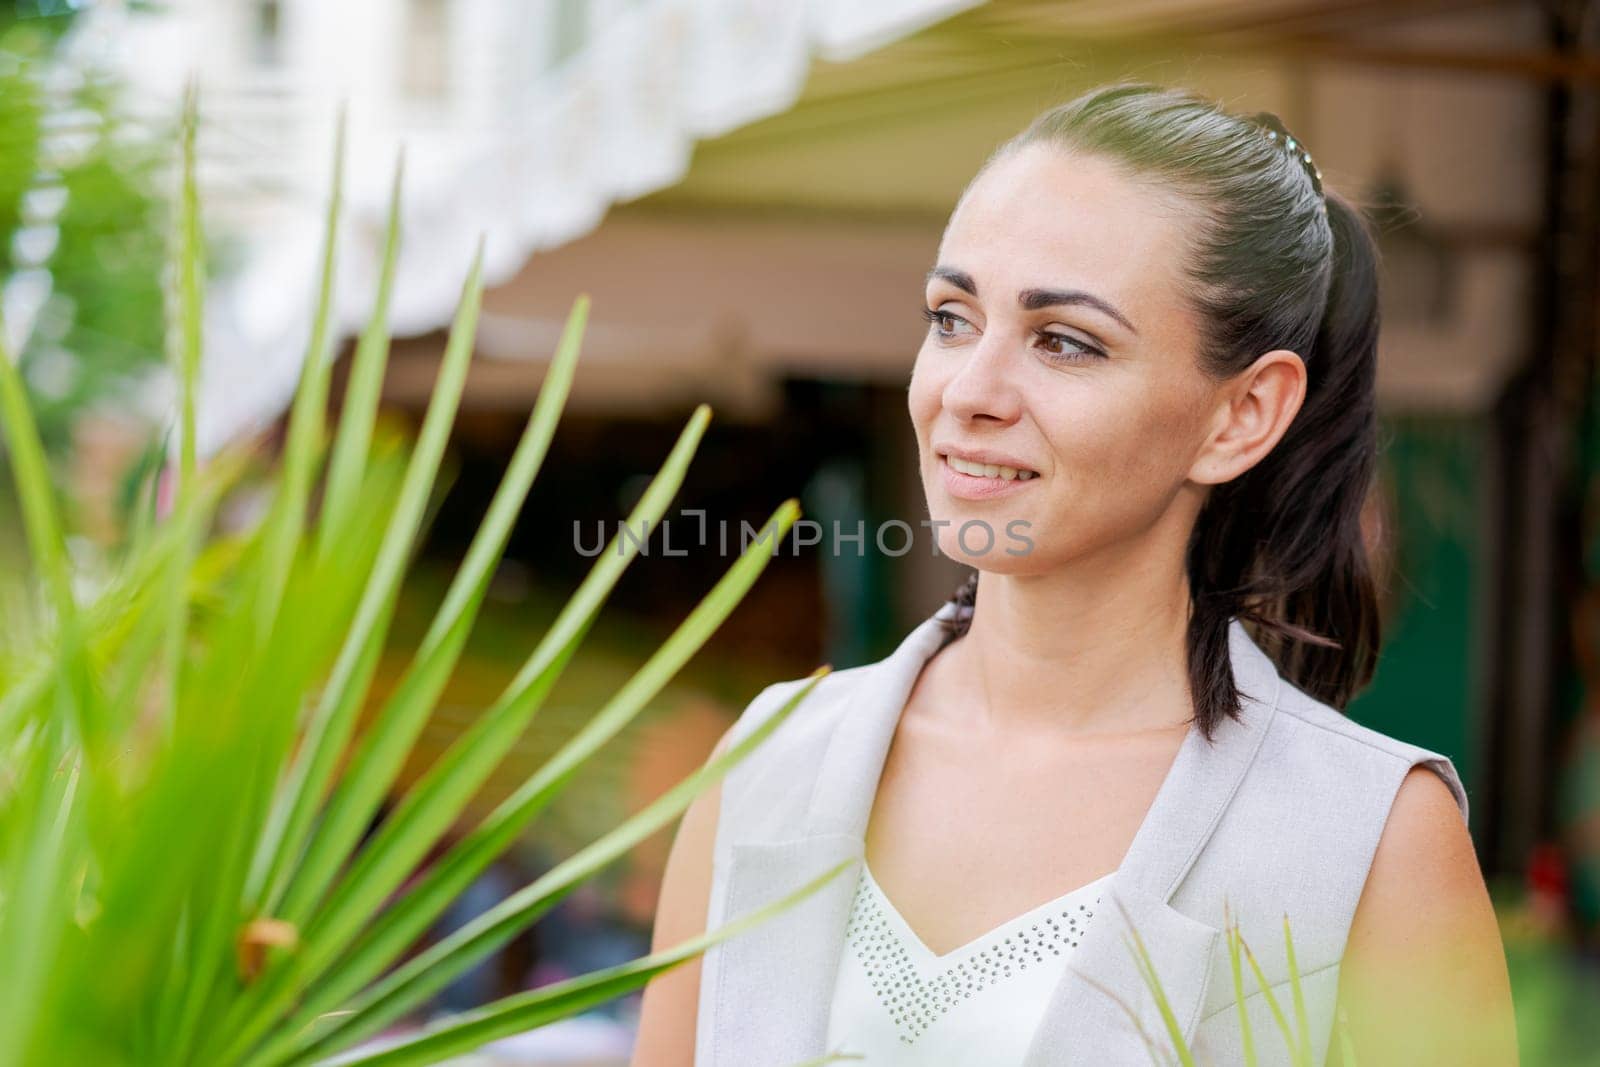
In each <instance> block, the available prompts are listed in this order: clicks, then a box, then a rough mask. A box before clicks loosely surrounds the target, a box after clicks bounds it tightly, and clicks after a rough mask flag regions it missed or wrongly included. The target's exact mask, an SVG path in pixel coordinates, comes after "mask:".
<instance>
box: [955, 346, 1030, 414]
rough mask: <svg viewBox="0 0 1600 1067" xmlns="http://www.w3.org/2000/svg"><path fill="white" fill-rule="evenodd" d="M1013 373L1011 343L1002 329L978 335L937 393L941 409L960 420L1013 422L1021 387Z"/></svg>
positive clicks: (1019, 403) (1020, 409) (1019, 408)
mask: <svg viewBox="0 0 1600 1067" xmlns="http://www.w3.org/2000/svg"><path fill="white" fill-rule="evenodd" d="M1015 372H1016V368H1015V366H1014V362H1013V352H1012V346H1011V344H1010V342H1009V341H1008V340H1007V339H1006V337H1005V336H1004V335H1003V332H1002V331H998V330H997V331H995V332H993V333H990V334H987V335H985V336H983V337H981V338H979V340H978V343H977V344H975V345H973V346H971V347H970V348H968V349H967V354H966V358H965V359H964V360H963V361H962V363H961V366H960V367H959V368H958V369H957V370H956V371H955V373H954V374H952V375H951V377H950V380H949V381H947V382H945V386H944V391H943V393H942V394H941V396H940V400H941V402H942V403H943V405H944V409H945V410H946V411H948V412H949V413H950V414H952V415H954V416H955V417H956V418H957V419H959V420H960V421H961V422H963V423H966V422H972V421H975V420H980V419H984V420H989V421H992V422H998V423H1001V424H1006V423H1012V422H1015V421H1016V420H1017V419H1018V418H1020V417H1021V414H1022V390H1021V389H1020V388H1018V386H1017V383H1016V381H1015Z"/></svg>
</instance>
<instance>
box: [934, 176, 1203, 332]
mask: <svg viewBox="0 0 1600 1067" xmlns="http://www.w3.org/2000/svg"><path fill="white" fill-rule="evenodd" d="M1192 223H1193V215H1192V212H1191V211H1190V209H1189V206H1188V205H1187V204H1186V203H1185V202H1184V201H1183V199H1182V198H1181V197H1179V196H1178V195H1177V194H1175V193H1172V192H1167V191H1163V190H1161V189H1159V188H1157V187H1156V186H1154V185H1153V184H1151V183H1149V182H1145V181H1141V180H1138V179H1136V178H1134V177H1132V176H1130V174H1129V173H1128V172H1127V171H1126V170H1123V169H1121V168H1120V167H1119V166H1118V165H1117V164H1116V163H1115V162H1113V161H1111V160H1109V159H1106V158H1105V157H1102V156H1095V155H1088V154H1082V153H1075V152H1068V151H1064V150H1062V149H1059V148H1055V147H1052V146H1048V145H1029V146H1028V147H1026V148H1022V149H1019V150H1017V151H1016V152H1013V153H1012V154H1010V155H1008V156H1006V157H1003V158H1001V159H999V160H997V161H995V163H994V164H992V165H991V166H990V167H989V169H988V170H986V171H984V172H983V173H982V174H981V175H979V176H978V178H977V179H976V180H975V181H974V182H973V183H972V185H971V186H970V187H969V188H968V190H967V192H966V195H965V196H964V197H963V199H962V200H961V202H960V203H959V204H958V205H957V206H956V209H955V211H954V212H953V213H952V214H951V216H950V221H949V223H948V224H947V226H946V227H945V232H944V237H943V239H942V240H941V241H940V244H939V262H940V263H941V264H943V265H945V266H950V267H955V268H957V269H960V270H964V271H966V272H967V273H969V274H971V275H972V276H973V278H974V280H975V281H976V282H977V284H978V293H979V295H980V297H982V299H984V300H985V301H989V300H992V299H993V298H995V297H997V296H1002V295H1003V296H1004V297H1005V298H1006V299H1007V300H1010V299H1012V298H1013V294H1015V293H1016V291H1017V290H1019V289H1024V288H1029V287H1034V286H1051V287H1073V288H1082V289H1086V290H1088V291H1090V292H1092V293H1095V294H1096V295H1099V296H1102V297H1105V298H1106V299H1109V300H1111V301H1112V302H1113V303H1115V304H1117V305H1118V306H1120V307H1123V309H1124V310H1125V311H1127V312H1128V313H1129V315H1130V317H1132V318H1133V320H1134V322H1135V324H1139V323H1140V322H1141V320H1143V319H1148V318H1149V317H1150V316H1151V315H1152V314H1157V313H1159V312H1158V309H1160V308H1163V307H1168V306H1171V307H1174V308H1176V307H1177V305H1178V302H1179V297H1180V294H1181V288H1180V286H1181V282H1182V278H1183V263H1184V260H1183V257H1184V254H1185V250H1186V243H1185V233H1186V231H1187V228H1188V227H1189V226H1190V225H1192Z"/></svg>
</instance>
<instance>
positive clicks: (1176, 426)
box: [1035, 382, 1198, 526]
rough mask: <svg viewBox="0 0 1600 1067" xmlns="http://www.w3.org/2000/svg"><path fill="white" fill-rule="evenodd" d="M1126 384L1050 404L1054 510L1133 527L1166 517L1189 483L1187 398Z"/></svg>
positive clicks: (1191, 436)
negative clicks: (1169, 506)
mask: <svg viewBox="0 0 1600 1067" xmlns="http://www.w3.org/2000/svg"><path fill="white" fill-rule="evenodd" d="M1125 384H1126V386H1127V387H1126V388H1117V389H1109V390H1108V389H1098V388H1089V387H1086V388H1082V389H1073V390H1063V391H1060V392H1059V393H1058V395H1057V396H1056V398H1055V402H1054V403H1053V404H1052V405H1051V407H1050V409H1049V411H1048V415H1047V417H1048V419H1049V423H1048V425H1049V429H1048V430H1047V431H1046V432H1047V433H1048V435H1049V437H1050V441H1051V449H1052V452H1053V453H1054V455H1055V460H1056V463H1057V464H1058V470H1059V471H1060V473H1061V475H1062V477H1061V478H1059V479H1057V484H1058V486H1059V492H1057V493H1056V494H1053V499H1052V501H1051V505H1052V509H1055V510H1058V512H1068V513H1076V514H1077V515H1079V516H1084V517H1087V516H1088V515H1089V514H1091V513H1092V514H1097V515H1099V516H1101V517H1103V518H1105V519H1107V520H1109V521H1111V522H1112V523H1113V524H1115V525H1118V526H1124V525H1126V524H1128V523H1134V524H1138V523H1142V522H1145V521H1148V520H1150V519H1152V518H1153V517H1154V516H1155V515H1157V514H1159V513H1160V512H1161V511H1162V510H1164V509H1165V507H1166V506H1167V504H1168V503H1169V502H1170V501H1171V499H1172V497H1173V495H1174V494H1175V493H1176V492H1177V491H1178V489H1179V488H1180V487H1181V486H1182V484H1183V481H1184V479H1185V478H1186V477H1187V476H1188V472H1189V467H1190V465H1191V464H1192V463H1193V461H1194V451H1195V450H1194V443H1195V441H1196V440H1197V436H1196V435H1197V432H1198V427H1197V425H1196V421H1195V420H1196V417H1197V407H1196V406H1195V404H1194V402H1193V398H1192V397H1190V396H1189V395H1188V394H1187V393H1186V392H1184V391H1182V390H1179V389H1175V388H1161V387H1153V386H1151V384H1150V383H1147V382H1139V383H1134V382H1128V383H1125ZM1035 410H1036V411H1038V410H1039V409H1038V407H1037V406H1036V408H1035ZM1040 414H1041V416H1043V415H1045V413H1044V412H1041V413H1040Z"/></svg>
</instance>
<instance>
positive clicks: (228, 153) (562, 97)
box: [73, 0, 982, 453]
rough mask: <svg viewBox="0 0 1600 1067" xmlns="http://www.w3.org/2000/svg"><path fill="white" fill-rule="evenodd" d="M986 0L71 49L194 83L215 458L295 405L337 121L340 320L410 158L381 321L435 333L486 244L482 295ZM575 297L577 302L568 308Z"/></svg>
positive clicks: (93, 35) (166, 91) (309, 29)
mask: <svg viewBox="0 0 1600 1067" xmlns="http://www.w3.org/2000/svg"><path fill="white" fill-rule="evenodd" d="M981 2H982V0H874V2H873V3H859V2H856V0H810V2H802V0H635V2H623V0H599V2H592V3H585V2H583V0H578V2H572V0H543V2H536V3H529V2H528V0H458V2H447V0H406V2H404V3H393V2H386V0H342V2H341V3H337V4H328V3H321V2H317V0H251V2H231V3H224V2H219V0H178V2H172V3H169V4H166V5H163V6H162V8H161V9H160V10H159V11H134V10H127V9H119V8H116V7H114V6H112V5H101V6H99V7H96V8H93V9H91V11H90V13H89V14H88V15H86V16H85V17H84V19H83V20H82V21H81V24H80V26H79V28H78V30H77V36H76V39H75V41H74V42H73V45H74V48H75V49H76V50H77V52H78V53H79V54H80V55H89V56H91V57H93V58H95V59H97V60H98V61H101V62H107V63H109V64H111V65H112V66H114V67H116V68H118V69H120V70H121V71H123V72H124V73H125V74H126V76H127V77H128V78H129V79H130V80H131V82H132V85H133V92H134V97H135V104H136V107H137V109H138V110H139V111H140V112H141V113H144V114H145V115H147V116H148V117H158V116H167V117H172V116H175V115H176V114H177V111H178V107H179V100H180V97H181V94H182V90H183V86H184V82H185V79H186V78H187V77H188V76H189V74H190V73H191V72H192V73H193V74H194V75H195V76H196V77H197V79H198V81H199V85H200V93H201V96H200V99H201V111H202V128H201V133H200V138H199V146H200V153H201V160H202V163H201V165H202V172H201V180H202V196H203V197H204V198H205V202H206V213H207V224H208V226H209V228H210V234H209V236H211V237H213V238H216V237H221V238H224V239H226V240H228V241H229V242H230V243H232V242H237V243H236V244H235V245H234V246H233V251H232V253H231V255H232V256H233V257H236V258H234V260H233V261H232V262H231V263H230V264H229V265H228V269H227V271H226V273H223V274H221V275H220V276H219V277H217V278H215V279H214V280H213V287H212V290H211V293H210V295H209V304H208V307H207V315H208V322H207V353H206V363H205V366H204V370H203V383H202V390H203V391H202V401H201V406H200V413H199V416H200V422H199V441H198V445H199V448H200V450H201V452H202V453H210V452H212V451H214V450H215V449H216V448H217V447H219V446H220V445H221V444H222V443H223V442H224V441H226V440H227V439H229V438H230V437H232V436H234V435H236V434H238V433H240V432H242V431H248V430H250V429H253V428H256V427H259V426H261V425H262V424H264V423H267V422H270V421H271V420H272V419H274V418H276V417H277V415H278V414H280V413H281V411H282V410H283V409H284V408H285V407H286V406H287V403H288V401H289V399H290V398H291V397H292V395H293V391H294V386H295V381H296V379H297V377H298V375H299V369H300V363H301V360H302V359H303V357H304V353H305V348H306V339H307V336H308V334H309V331H310V320H311V315H312V308H313V302H314V289H315V283H316V274H317V264H318V256H319V244H320V241H321V227H322V225H323V210H324V207H325V204H326V200H327V190H328V185H329V171H330V164H331V159H332V151H331V149H332V139H333V133H332V131H333V125H334V120H335V116H336V114H337V111H338V108H339V106H340V105H341V103H342V104H343V105H344V106H345V107H346V109H347V112H348V119H347V127H348V132H347V136H348V151H347V154H346V180H345V194H346V200H345V213H344V221H343V226H342V233H341V245H340V253H339V263H338V274H337V286H336V302H335V303H336V317H337V324H338V327H339V329H340V331H341V332H342V333H343V334H345V335H348V334H351V333H353V332H355V331H356V330H358V329H359V328H360V327H361V325H362V324H363V323H364V322H365V320H366V317H367V315H368V313H369V310H370V306H371V301H372V296H373V292H374V289H375V286H376V273H377V269H378V263H379V256H380V254H381V247H382V236H383V228H384V222H385V217H386V214H387V208H388V196H389V185H390V179H391V175H392V173H393V168H394V164H395V160H396V157H397V153H398V152H399V150H400V148H401V146H402V145H403V146H404V151H405V161H406V163H405V166H406V179H405V186H406V191H405V202H404V245H403V248H402V252H401V256H400V265H399V269H398V275H397V278H396V288H395V298H394V305H393V308H394V311H393V317H392V326H393V329H394V331H395V333H396V334H397V335H402V336H403V335H407V334H417V333H423V332H427V331H430V330H433V329H435V328H438V327H440V326H442V325H444V324H446V323H447V322H448V321H449V319H450V316H451V314H452V313H453V311H454V309H455V306H456V302H457V299H458V297H459V294H460V288H461V284H462V281H463V280H464V278H465V276H466V274H467V270H468V267H469V264H470V261H471V257H472V255H473V252H474V249H475V248H476V246H477V243H478V240H479V238H480V235H481V236H482V237H483V238H484V239H485V242H486V243H485V257H486V274H487V280H488V282H489V284H491V285H493V284H496V283H497V282H500V281H504V280H506V279H508V278H510V277H511V276H512V275H514V274H515V273H516V272H517V270H518V269H519V268H520V267H522V266H523V264H524V263H526V262H527V260H528V259H529V257H530V256H532V255H533V254H534V253H536V252H538V251H540V250H541V249H549V248H554V247H556V246H559V245H562V244H564V243H566V242H568V241H571V240H573V239H574V238H576V237H579V236H582V235H583V234H585V233H588V232H589V231H591V230H593V229H594V228H595V227H596V226H597V225H598V224H599V222H600V221H601V219H602V218H603V217H604V216H605V213H606V211H607V209H608V208H609V207H610V206H611V205H612V204H613V203H617V202H620V201H626V200H630V199H633V198H636V197H639V196H643V195H644V194H646V193H650V192H653V191H655V190H658V189H662V188H664V187H667V186H670V185H672V184H673V183H675V182H677V181H678V180H679V179H681V178H682V177H683V176H684V174H685V173H686V172H687V170H688V167H689V161H690V158H691V155H692V153H693V149H694V145H695V142H696V141H698V140H700V139H704V138H709V137H715V136H717V135H720V134H723V133H726V132H728V131H729V130H732V129H734V128H736V127H739V126H741V125H743V124H745V123H749V122H752V121H755V120H757V119H761V118H764V117H767V116H770V115H773V114H776V113H778V112H781V111H783V110H785V109H786V108H788V107H790V106H791V105H792V104H793V103H794V102H795V100H796V99H797V98H798V97H799V95H800V93H801V90H802V88H803V87H804V83H805V81H806V77H807V73H808V70H809V68H810V66H811V63H812V61H813V59H814V58H819V57H820V58H822V59H826V60H832V61H843V60H849V59H852V58H855V57H857V56H860V55H863V54H865V53H867V52H869V51H871V50H872V49H875V48H877V47H880V46H882V45H884V44H887V43H889V42H891V41H894V40H896V39H898V38H900V37H903V36H905V35H907V34H910V33H912V32H914V31H916V30H917V29H919V28H922V27H924V26H927V25H929V24H931V23H933V22H937V21H939V20H941V19H943V18H946V17H948V16H949V15H952V14H954V13H956V12H958V11H961V10H964V9H967V8H971V7H975V6H977V5H978V4H979V3H981ZM571 295H574V296H575V295H576V294H571Z"/></svg>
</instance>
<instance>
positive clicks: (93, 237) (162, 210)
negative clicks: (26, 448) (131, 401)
mask: <svg viewBox="0 0 1600 1067" xmlns="http://www.w3.org/2000/svg"><path fill="white" fill-rule="evenodd" d="M30 9H31V13H32V14H35V15H41V16H43V15H52V14H57V15H60V17H32V18H28V17H19V13H20V14H22V15H27V14H29V13H30ZM46 9H48V10H46ZM57 9H60V10H59V11H58V10H57ZM69 10H70V5H66V4H49V3H46V4H44V7H43V8H41V7H40V4H39V3H29V4H17V5H12V6H11V7H10V8H9V10H8V11H7V12H6V13H5V14H0V293H3V294H4V301H3V307H4V311H5V312H6V316H7V319H8V321H7V323H6V326H7V330H8V337H9V338H10V340H11V341H12V343H13V346H14V347H15V349H16V355H17V359H18V362H19V365H20V366H21V368H22V373H23V380H24V382H25V384H26V386H27V389H28V394H29V401H30V404H31V406H32V408H33V410H34V413H35V415H36V416H37V418H38V421H39V431H40V435H41V436H42V437H43V439H44V442H45V446H46V448H47V449H48V450H49V452H50V453H51V454H52V455H54V456H58V457H59V456H60V455H61V454H62V453H63V452H64V451H65V450H66V448H67V447H68V445H69V443H70V440H71V431H72V425H73V423H74V421H75V419H76V418H77V417H78V415H79V414H80V413H81V412H83V411H85V410H86V409H88V408H91V407H92V406H94V405H95V404H97V403H101V402H104V401H105V400H107V399H108V398H110V397H113V396H126V395H128V393H129V391H130V390H131V389H132V388H133V387H134V386H135V384H136V382H137V381H138V379H140V378H141V377H142V376H143V375H144V374H146V373H147V372H149V371H151V370H152V369H154V368H156V367H158V366H160V365H161V363H162V358H163V357H162V349H163V299H164V298H163V284H162V279H163V268H164V265H165V264H166V262H167V255H166V235H167V232H168V225H169V222H168V211H167V207H166V203H165V198H164V197H162V196H161V195H160V182H161V175H162V173H163V165H164V164H165V163H166V162H168V161H167V160H165V159H164V158H163V156H162V152H161V149H160V147H159V146H160V145H162V144H164V143H165V144H170V143H171V139H170V136H168V137H151V136H149V135H148V134H149V131H148V130H146V129H145V128H144V127H143V126H142V124H140V123H139V122H138V121H137V120H136V119H134V118H132V117H131V116H130V115H129V114H128V113H127V111H126V110H125V109H124V107H123V106H122V93H121V90H120V88H119V86H118V84H117V83H116V81H115V80H114V79H112V78H111V77H110V76H109V75H107V74H106V73H104V72H101V71H96V70H92V69H88V68H86V67H84V66H83V65H82V64H77V63H73V62H70V61H67V60H65V59H64V58H63V57H62V55H61V48H62V41H63V31H64V30H65V28H66V26H67V24H68V21H69V20H68V18H67V17H65V15H64V14H61V12H66V11H69ZM19 341H20V343H18V342H19Z"/></svg>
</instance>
